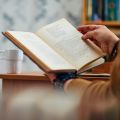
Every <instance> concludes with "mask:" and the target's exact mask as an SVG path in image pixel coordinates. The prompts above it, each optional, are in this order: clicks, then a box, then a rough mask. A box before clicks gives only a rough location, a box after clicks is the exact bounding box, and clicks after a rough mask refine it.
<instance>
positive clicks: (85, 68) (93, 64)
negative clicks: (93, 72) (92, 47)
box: [78, 58, 105, 74]
mask: <svg viewBox="0 0 120 120" xmlns="http://www.w3.org/2000/svg"><path fill="white" fill-rule="evenodd" d="M103 63H105V60H104V59H103V58H100V59H98V60H96V61H94V62H92V63H90V64H88V65H86V66H84V67H83V68H81V69H80V70H79V71H78V73H80V74H81V73H83V72H85V71H87V70H90V69H92V68H94V67H96V66H99V65H101V64H103Z"/></svg>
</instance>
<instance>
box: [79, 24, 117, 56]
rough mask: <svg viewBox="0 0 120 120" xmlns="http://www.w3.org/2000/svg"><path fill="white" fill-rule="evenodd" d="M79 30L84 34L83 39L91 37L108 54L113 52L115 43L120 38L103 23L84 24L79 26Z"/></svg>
mask: <svg viewBox="0 0 120 120" xmlns="http://www.w3.org/2000/svg"><path fill="white" fill-rule="evenodd" d="M78 31H80V32H81V33H82V34H83V36H82V39H83V40H87V39H90V40H91V41H93V42H94V43H95V44H96V45H97V46H98V47H100V48H101V49H102V50H103V52H105V53H108V54H111V52H112V49H113V47H114V45H115V43H116V42H117V41H118V40H119V38H118V37H117V36H116V35H115V34H114V33H113V32H111V31H110V30H109V29H108V28H107V27H105V26H103V25H84V26H80V27H78Z"/></svg>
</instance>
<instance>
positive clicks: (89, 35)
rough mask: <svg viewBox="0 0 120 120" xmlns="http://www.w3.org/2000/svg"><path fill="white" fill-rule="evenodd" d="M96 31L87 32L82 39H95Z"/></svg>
mask: <svg viewBox="0 0 120 120" xmlns="http://www.w3.org/2000/svg"><path fill="white" fill-rule="evenodd" d="M94 33H95V32H94V31H90V32H87V33H86V34H84V35H83V36H82V39H84V40H86V39H93V38H94Z"/></svg>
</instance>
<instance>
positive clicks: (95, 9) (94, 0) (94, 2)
mask: <svg viewBox="0 0 120 120" xmlns="http://www.w3.org/2000/svg"><path fill="white" fill-rule="evenodd" d="M98 7H99V3H98V1H97V0H92V20H93V21H98V20H100V18H99V15H98V9H99V8H98Z"/></svg>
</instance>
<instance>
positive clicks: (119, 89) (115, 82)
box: [111, 43, 120, 99]
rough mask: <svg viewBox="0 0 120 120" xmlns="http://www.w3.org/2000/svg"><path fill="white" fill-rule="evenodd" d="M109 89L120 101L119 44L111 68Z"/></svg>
mask: <svg viewBox="0 0 120 120" xmlns="http://www.w3.org/2000/svg"><path fill="white" fill-rule="evenodd" d="M111 88H112V91H113V93H114V94H115V95H116V96H117V97H118V98H119V99H120V43H119V45H118V51H117V56H116V58H115V60H114V63H113V67H112V72H111Z"/></svg>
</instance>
